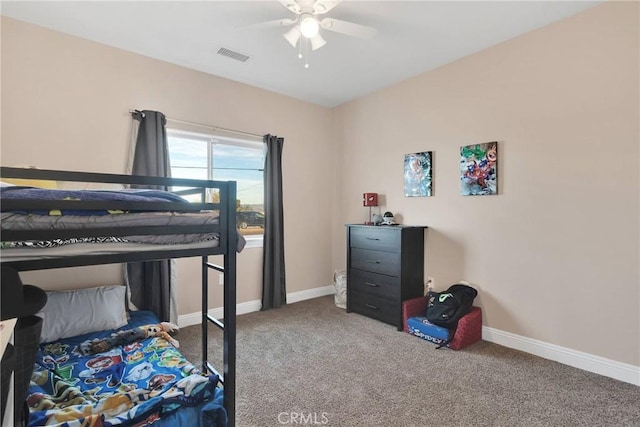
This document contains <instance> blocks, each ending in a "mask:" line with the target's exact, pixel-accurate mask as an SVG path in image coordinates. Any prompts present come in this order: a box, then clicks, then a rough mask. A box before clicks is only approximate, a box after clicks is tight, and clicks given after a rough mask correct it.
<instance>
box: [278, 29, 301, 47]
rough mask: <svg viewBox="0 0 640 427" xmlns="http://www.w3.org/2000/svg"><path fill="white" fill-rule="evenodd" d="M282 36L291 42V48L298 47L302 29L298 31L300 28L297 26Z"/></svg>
mask: <svg viewBox="0 0 640 427" xmlns="http://www.w3.org/2000/svg"><path fill="white" fill-rule="evenodd" d="M282 36H283V37H284V38H285V39H286V40H287V41H288V42H289V44H291V46H293V47H296V45H297V44H298V40H300V29H298V26H297V25H296V26H295V27H293V28H291V29H290V30H289V31H287V32H286V33H284V34H283V35H282Z"/></svg>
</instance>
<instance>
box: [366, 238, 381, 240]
mask: <svg viewBox="0 0 640 427" xmlns="http://www.w3.org/2000/svg"><path fill="white" fill-rule="evenodd" d="M367 240H380V239H378V238H377V237H367Z"/></svg>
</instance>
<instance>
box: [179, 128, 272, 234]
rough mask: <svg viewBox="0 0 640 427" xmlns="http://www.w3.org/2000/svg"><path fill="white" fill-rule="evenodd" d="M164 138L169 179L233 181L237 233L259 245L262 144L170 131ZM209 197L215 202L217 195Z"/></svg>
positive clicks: (261, 222) (262, 183) (262, 191)
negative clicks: (235, 192)
mask: <svg viewBox="0 0 640 427" xmlns="http://www.w3.org/2000/svg"><path fill="white" fill-rule="evenodd" d="M167 138H168V141H169V158H170V161H171V176H172V177H174V178H192V179H210V180H220V181H236V182H237V212H238V214H237V225H238V230H239V231H240V233H242V234H243V235H244V236H245V237H246V239H247V244H248V245H251V246H255V245H261V244H262V237H263V235H264V175H263V170H264V169H263V168H264V157H265V151H264V143H263V142H262V141H255V140H254V141H252V140H245V139H236V138H230V137H226V136H225V137H223V136H216V135H206V134H199V133H192V132H184V131H179V130H173V129H169V130H167ZM174 190H180V189H178V188H174ZM185 197H187V198H189V196H185ZM196 197H199V196H196ZM210 197H211V198H212V200H216V197H217V194H214V195H210Z"/></svg>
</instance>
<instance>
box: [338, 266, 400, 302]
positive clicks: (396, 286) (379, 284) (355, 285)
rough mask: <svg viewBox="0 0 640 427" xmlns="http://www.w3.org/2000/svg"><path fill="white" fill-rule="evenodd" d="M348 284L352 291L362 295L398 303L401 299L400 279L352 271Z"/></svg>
mask: <svg viewBox="0 0 640 427" xmlns="http://www.w3.org/2000/svg"><path fill="white" fill-rule="evenodd" d="M347 283H348V285H347V286H348V287H349V289H350V290H352V291H354V292H358V293H361V294H369V295H375V296H378V297H381V298H386V299H388V300H389V301H398V299H399V297H400V278H398V277H392V276H385V275H383V274H376V273H369V272H367V271H360V270H355V269H351V270H350V271H349V280H348V281H347Z"/></svg>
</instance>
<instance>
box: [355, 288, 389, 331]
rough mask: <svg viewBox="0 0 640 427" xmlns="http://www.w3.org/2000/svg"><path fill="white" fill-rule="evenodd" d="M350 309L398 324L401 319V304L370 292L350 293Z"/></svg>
mask: <svg viewBox="0 0 640 427" xmlns="http://www.w3.org/2000/svg"><path fill="white" fill-rule="evenodd" d="M349 299H350V300H349V301H347V303H348V304H349V309H350V311H354V312H356V313H360V314H364V315H365V316H369V317H373V318H375V319H378V320H382V321H383V322H387V323H391V324H393V325H397V324H398V321H399V319H400V311H399V310H400V308H399V307H400V306H399V305H398V303H397V302H395V301H388V300H386V299H384V298H380V297H376V296H373V295H369V294H361V293H358V292H352V293H350V294H349Z"/></svg>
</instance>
